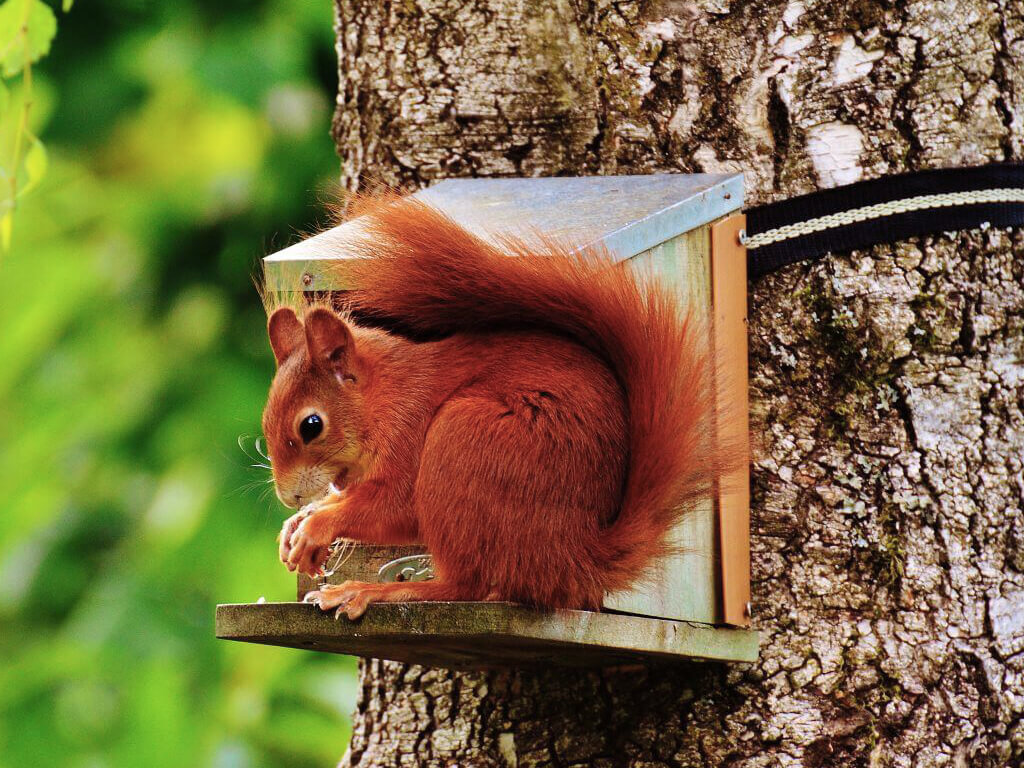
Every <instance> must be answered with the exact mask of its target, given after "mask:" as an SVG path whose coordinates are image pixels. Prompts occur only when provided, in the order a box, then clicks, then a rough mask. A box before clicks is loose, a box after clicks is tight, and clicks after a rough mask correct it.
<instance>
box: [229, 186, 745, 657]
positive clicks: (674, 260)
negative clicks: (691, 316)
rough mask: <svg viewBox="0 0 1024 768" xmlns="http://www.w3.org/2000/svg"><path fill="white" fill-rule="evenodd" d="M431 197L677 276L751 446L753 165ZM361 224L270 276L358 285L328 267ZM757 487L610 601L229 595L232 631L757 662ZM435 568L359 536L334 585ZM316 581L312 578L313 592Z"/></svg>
mask: <svg viewBox="0 0 1024 768" xmlns="http://www.w3.org/2000/svg"><path fill="white" fill-rule="evenodd" d="M416 197H419V198H421V199H423V200H425V201H427V202H429V203H431V204H432V205H434V206H436V207H437V208H440V209H441V210H443V211H444V212H445V213H447V214H448V215H449V216H451V217H452V218H453V219H454V220H455V221H457V222H458V223H459V224H461V225H462V226H464V227H466V228H467V229H469V230H470V231H472V232H474V233H475V234H477V235H479V236H481V237H484V238H486V239H492V238H494V237H495V236H496V235H501V234H514V235H516V236H519V237H522V238H524V239H527V240H529V238H530V237H531V236H535V235H536V234H537V233H543V234H545V235H548V236H552V237H554V238H556V240H558V241H562V242H566V241H568V242H576V243H580V244H590V243H595V242H600V243H601V244H602V245H603V246H604V247H605V248H606V249H607V250H608V251H609V252H610V253H611V254H612V256H613V257H614V258H615V259H616V260H618V261H621V262H622V263H623V264H624V266H625V267H626V268H630V269H636V270H640V271H642V272H644V273H645V274H650V273H652V272H653V273H654V274H655V275H657V277H658V278H659V280H660V281H661V282H663V283H666V284H668V285H670V286H672V287H673V288H674V289H675V291H676V293H677V294H678V296H679V301H680V302H684V303H687V304H689V305H691V306H692V307H693V308H695V309H696V311H698V312H700V313H704V316H705V318H707V320H708V321H709V322H708V323H707V325H708V327H709V328H710V329H711V331H710V332H711V335H712V338H710V339H709V344H713V345H714V348H715V356H716V358H717V360H718V363H719V370H720V372H721V374H722V375H720V377H719V382H718V384H717V396H718V398H719V399H720V406H722V407H721V408H720V409H719V410H721V411H722V412H723V413H726V414H728V415H729V421H727V422H726V421H723V420H719V422H718V423H717V425H716V429H717V433H718V435H719V436H720V437H721V438H724V439H728V440H729V441H730V442H731V443H733V444H735V443H737V442H741V443H742V444H744V445H746V442H747V438H748V432H747V429H748V427H747V412H748V407H747V330H746V304H747V293H746V292H747V280H746V252H745V249H744V248H743V246H742V245H741V244H740V241H739V232H740V230H741V229H742V228H743V226H744V218H743V215H742V214H741V213H740V212H739V211H740V208H741V207H742V204H743V177H742V175H741V174H727V175H713V174H696V175H684V174H656V175H651V176H601V177H588V178H546V179H465V180H449V181H444V182H441V183H439V184H437V185H436V186H433V187H431V188H429V189H426V190H423V191H421V192H418V193H417V194H416ZM349 226H352V224H351V223H349V224H343V225H341V226H340V227H336V228H334V229H331V230H328V231H326V232H323V233H322V234H319V235H316V236H315V237H312V238H309V239H308V240H305V241H303V242H301V243H299V244H297V245H293V246H291V247H289V248H286V249H284V250H282V251H279V252H278V253H275V254H272V255H270V256H268V257H266V259H264V263H265V273H266V281H267V285H268V287H269V288H271V289H273V290H277V291H297V292H315V293H319V292H326V291H333V290H343V289H344V288H345V287H346V286H344V285H342V284H339V283H338V278H337V277H332V276H331V274H332V273H331V271H330V270H327V269H325V266H326V265H327V264H328V263H329V259H330V258H335V259H336V258H339V256H338V253H339V249H338V247H337V245H335V246H334V247H333V248H332V247H325V246H329V245H331V244H332V243H334V244H337V243H339V242H343V240H344V236H345V228H346V227H349ZM328 254H332V255H331V256H328ZM336 273H337V272H336V271H335V274H336ZM748 489H749V477H748V471H747V469H746V467H744V469H743V470H741V471H739V472H737V473H736V475H735V476H733V477H730V478H728V479H727V481H726V482H723V483H722V489H719V490H718V491H716V492H715V493H714V494H712V496H711V497H709V498H707V499H706V500H705V501H703V502H702V503H701V504H700V505H698V507H697V509H696V510H695V511H694V512H693V513H692V514H691V515H689V516H688V517H686V518H685V519H684V520H683V521H682V522H680V523H679V525H678V526H677V528H676V529H675V530H674V531H673V538H674V540H675V543H676V544H678V545H679V549H680V552H681V553H680V554H677V555H673V556H671V557H667V558H665V559H664V560H662V561H661V562H659V563H658V564H657V567H656V569H655V572H654V576H653V578H651V579H650V580H649V582H648V583H644V584H638V585H636V586H635V587H634V588H633V589H630V590H628V591H624V592H617V593H615V594H609V595H608V596H607V597H606V599H605V602H604V610H603V611H601V612H599V613H593V612H587V611H555V612H551V611H536V610H531V609H527V608H524V607H522V606H517V605H511V604H505V603H472V602H470V603H404V604H378V605H371V606H370V608H369V610H368V611H367V613H366V615H365V616H364V617H363V618H362V619H360V620H359V621H357V622H349V621H348V620H346V619H344V618H343V619H341V620H339V621H336V620H335V619H334V618H333V616H332V615H330V614H321V613H320V611H319V610H318V609H317V608H316V607H315V606H313V605H309V604H304V603H301V602H296V603H270V604H268V603H263V604H244V605H220V606H218V607H217V636H218V637H221V638H226V639H232V640H244V641H248V642H257V643H266V644H271V645H284V646H289V647H294V648H309V649H314V650H322V651H330V652H333V653H344V654H352V655H357V656H367V657H378V658H387V659H396V660H399V661H407V662H416V663H423V664H428V665H435V666H444V667H451V668H484V667H492V666H521V665H527V664H537V663H544V664H552V663H555V664H568V665H608V664H623V663H635V662H637V661H641V660H643V659H651V658H662V659H664V658H676V659H679V658H684V659H691V660H714V661H754V660H755V659H756V657H757V633H756V632H755V631H753V630H751V629H749V625H750V541H749V536H750V512H749V504H750V499H749V490H748ZM269 556H270V555H269V554H268V557H269ZM429 577H430V559H429V554H426V553H425V550H423V549H422V548H415V547H412V548H410V547H377V546H370V545H359V546H357V547H356V548H355V550H354V551H353V553H352V554H351V555H349V556H348V558H347V559H346V560H345V561H344V563H343V564H342V565H340V566H338V567H336V568H335V570H334V573H333V574H332V575H331V576H330V577H328V578H327V579H326V582H327V583H340V582H342V581H345V580H347V579H354V580H359V581H377V580H396V579H420V578H429ZM316 585H317V582H315V581H313V580H310V579H308V578H306V577H300V578H299V584H298V596H299V599H300V600H301V598H302V596H303V595H304V594H305V593H306V592H307V591H309V590H311V589H314V588H315V587H316Z"/></svg>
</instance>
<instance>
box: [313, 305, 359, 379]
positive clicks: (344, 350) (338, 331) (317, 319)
mask: <svg viewBox="0 0 1024 768" xmlns="http://www.w3.org/2000/svg"><path fill="white" fill-rule="evenodd" d="M306 348H307V349H308V350H309V356H310V359H312V360H316V361H317V362H319V363H321V364H322V365H327V366H329V367H331V368H335V369H339V370H342V371H344V370H346V369H347V368H348V357H349V353H350V352H351V351H352V332H351V331H349V329H348V326H347V325H345V322H344V321H343V320H342V319H341V318H340V317H338V316H337V315H336V314H334V313H333V312H331V311H330V310H329V309H323V308H320V309H314V310H313V311H312V312H310V313H309V314H308V315H306Z"/></svg>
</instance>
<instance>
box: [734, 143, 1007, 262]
mask: <svg viewBox="0 0 1024 768" xmlns="http://www.w3.org/2000/svg"><path fill="white" fill-rule="evenodd" d="M1002 188H1015V189H1024V164H1020V163H999V164H993V165H982V166H975V167H970V168H938V169H932V170H927V171H916V172H913V173H905V174H901V175H898V176H883V177H882V178H878V179H872V180H870V181H861V182H857V183H856V184H849V185H847V186H844V187H835V188H833V189H824V190H821V191H819V192H812V193H811V194H808V195H801V196H799V197H793V198H789V199H788V200H781V201H779V202H777V203H770V204H768V205H761V206H757V207H756V208H748V209H747V210H746V215H747V236H748V238H749V237H753V236H755V235H758V234H761V233H763V232H767V231H769V230H773V229H777V228H779V227H782V226H786V225H789V224H796V223H798V222H801V221H807V220H809V219H815V218H819V217H822V216H829V215H831V214H835V213H840V212H842V211H849V210H853V209H856V208H862V207H865V206H869V205H877V204H879V203H888V202H894V201H896V200H904V199H907V198H913V197H920V196H923V195H936V194H940V193H944V192H973V191H979V190H986V189H1002ZM984 222H989V223H991V224H992V225H993V226H996V227H1008V226H1020V225H1024V203H1016V202H1012V203H978V204H972V205H957V206H948V207H940V208H929V209H924V210H920V211H910V212H906V213H894V214H891V215H888V216H885V217H883V218H878V219H871V220H867V221H862V222H857V223H854V224H847V225H843V226H839V227H835V228H833V229H827V230H824V231H821V232H815V233H811V234H807V235H800V236H797V237H794V238H791V239H789V240H782V241H780V242H776V243H770V244H767V245H762V246H760V247H758V248H754V249H751V250H750V251H749V252H748V257H747V259H748V261H747V273H748V275H749V276H750V277H752V278H754V277H760V276H761V275H764V274H767V273H769V272H774V271H775V270H777V269H780V268H782V267H784V266H786V265H788V264H793V263H795V262H798V261H804V260H807V259H817V258H820V257H821V256H823V255H825V254H826V253H829V252H832V251H851V250H854V249H858V248H866V247H868V246H872V245H878V244H881V243H888V242H892V241H895V240H902V239H904V238H907V237H913V236H915V235H927V234H933V233H936V232H945V231H951V230H957V229H973V228H975V227H977V226H979V225H980V224H982V223H984Z"/></svg>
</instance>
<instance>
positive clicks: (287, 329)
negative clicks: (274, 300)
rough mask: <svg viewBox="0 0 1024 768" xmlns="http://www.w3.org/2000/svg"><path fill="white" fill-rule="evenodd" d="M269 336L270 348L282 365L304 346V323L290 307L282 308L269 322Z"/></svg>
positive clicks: (278, 362)
mask: <svg viewBox="0 0 1024 768" xmlns="http://www.w3.org/2000/svg"><path fill="white" fill-rule="evenodd" d="M267 335H268V336H270V348H271V349H273V350H274V359H275V360H277V364H278V365H281V363H283V362H284V361H285V360H287V359H288V358H289V357H290V356H291V354H292V353H293V352H294V351H295V350H296V349H298V348H299V345H300V344H302V340H303V338H304V337H303V333H302V323H300V322H299V318H298V317H296V315H295V310H293V309H291V308H290V307H281V308H280V309H279V310H277V311H276V312H274V314H272V315H271V316H270V320H268V321H267Z"/></svg>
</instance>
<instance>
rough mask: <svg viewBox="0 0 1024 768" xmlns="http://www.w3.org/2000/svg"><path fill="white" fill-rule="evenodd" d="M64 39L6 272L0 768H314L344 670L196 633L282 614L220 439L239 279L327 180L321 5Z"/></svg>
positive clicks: (255, 339) (35, 121)
mask: <svg viewBox="0 0 1024 768" xmlns="http://www.w3.org/2000/svg"><path fill="white" fill-rule="evenodd" d="M10 2H11V0H8V3H10ZM15 4H20V2H18V0H15ZM5 5H6V4H5ZM56 5H57V4H56V3H54V6H55V7H56ZM60 28H61V37H60V41H59V44H57V45H55V47H54V51H53V52H52V53H51V55H50V56H48V57H46V58H45V59H43V61H42V62H41V63H40V64H39V65H38V66H33V68H32V77H33V83H32V93H31V100H32V108H31V112H30V121H29V123H28V125H27V129H28V133H27V134H25V135H27V136H39V137H40V138H41V140H42V141H43V142H44V143H45V145H46V149H45V154H43V153H42V151H40V150H36V149H34V148H33V143H32V142H31V141H28V142H26V143H25V144H24V145H23V158H22V160H23V162H22V164H21V170H20V173H19V182H20V183H22V184H26V183H29V182H30V176H31V178H32V179H40V180H39V181H38V184H36V185H35V186H34V188H33V190H32V194H30V195H26V196H24V197H22V198H21V199H19V201H18V210H17V213H16V218H17V221H16V222H15V225H14V226H15V232H14V239H13V244H12V248H11V250H10V251H9V253H8V254H7V255H6V256H5V257H4V258H3V259H0V360H3V365H0V486H2V487H3V488H4V493H3V495H0V519H2V520H3V521H4V525H3V526H0V624H2V626H3V631H2V632H0V654H3V657H4V664H2V665H0V765H11V766H16V765H17V766H22V765H31V766H33V768H37V767H38V768H49V766H53V767H54V768H58V767H59V768H64V767H65V766H105V767H107V768H121V767H122V766H123V767H124V768H128V767H129V766H131V767H132V768H134V766H136V765H139V764H142V763H144V762H146V763H152V764H154V765H161V764H163V765H175V766H180V765H246V766H256V765H259V766H296V765H324V764H331V763H333V762H334V761H336V760H337V758H338V757H340V755H341V753H342V752H343V751H344V746H345V741H346V739H347V734H348V728H349V726H348V723H347V715H346V714H345V713H346V711H347V709H348V708H349V707H350V706H351V702H352V700H353V696H354V694H355V691H356V690H357V687H356V685H355V682H354V679H353V675H354V663H353V662H352V661H351V660H347V659H343V658H340V657H321V656H320V655H319V654H312V653H300V652H295V651H290V650H286V649H277V648H271V647H263V646H246V645H241V644H228V643H223V642H219V641H217V640H216V639H215V638H214V637H213V625H212V616H213V607H214V605H215V604H216V603H217V602H242V601H252V600H256V599H257V598H259V597H260V596H264V597H266V598H267V599H268V600H289V599H294V589H295V581H294V578H293V577H292V576H291V575H290V574H289V573H288V572H287V571H285V570H284V569H283V568H282V567H281V566H280V564H279V563H278V562H277V558H276V545H275V542H274V538H275V536H276V534H277V531H278V529H279V526H280V524H281V521H282V519H283V516H284V515H283V510H282V508H281V507H280V505H279V504H278V503H277V501H276V500H275V499H274V496H273V493H272V486H271V485H269V484H268V483H267V482H266V481H267V480H268V479H269V474H268V473H267V471H266V470H264V469H261V468H253V467H251V466H250V465H251V464H253V463H255V462H254V461H253V459H251V458H249V457H247V456H246V455H245V453H243V451H242V450H241V449H240V448H239V446H238V439H239V437H240V436H245V439H244V440H243V441H242V443H243V445H246V446H247V450H248V451H249V452H250V453H251V452H253V448H252V442H253V440H254V439H255V437H256V436H257V435H258V433H259V415H260V411H261V409H262V405H263V400H264V398H265V397H266V389H267V384H268V382H269V380H270V376H271V375H272V373H273V361H272V359H271V357H270V354H269V350H268V347H267V341H266V338H265V331H264V322H265V318H264V317H263V314H262V309H261V307H260V305H259V300H258V298H257V297H256V295H255V292H254V291H253V289H252V285H251V282H250V275H251V274H252V273H253V270H254V268H255V267H256V265H257V259H258V258H259V257H260V256H261V255H262V254H263V253H265V252H266V250H268V249H269V248H271V247H273V246H275V245H278V246H279V245H283V244H284V243H285V242H287V241H288V239H289V238H290V237H291V233H292V232H294V231H301V230H308V229H311V228H313V227H315V221H316V219H317V218H318V215H319V202H318V201H319V199H320V197H321V192H322V190H323V189H324V188H326V187H327V186H328V185H330V184H331V183H332V180H333V178H334V177H335V175H336V173H337V158H336V156H335V154H334V149H333V146H332V143H331V140H330V138H329V127H330V126H329V123H330V112H329V105H330V102H331V98H332V95H333V94H332V91H333V88H334V83H333V77H334V75H333V64H332V61H333V49H332V43H333V36H332V29H331V12H330V7H329V4H328V5H322V4H318V3H310V4H305V3H303V4H295V3H292V2H288V0H263V1H262V2H252V3H246V4H237V3H227V4H220V3H218V4H212V3H202V2H199V1H198V0H181V2H176V3H168V4H153V3H136V2H130V3H126V2H124V0H95V1H94V2H93V3H90V4H89V8H88V9H87V12H82V11H81V9H80V10H79V12H76V13H72V14H69V15H68V16H66V17H65V16H62V17H61V19H60ZM58 54H59V55H58ZM27 96H28V94H27V92H26V89H25V88H24V84H23V82H22V81H21V80H16V81H14V82H13V84H11V89H10V93H9V103H8V106H7V111H4V112H3V113H2V114H3V116H4V119H3V120H0V152H8V153H9V147H10V146H12V141H11V139H12V138H13V136H14V129H15V128H16V127H17V126H18V124H19V123H20V120H9V119H7V118H8V117H9V116H11V115H19V114H20V112H19V110H21V109H22V108H23V105H24V103H25V99H26V98H27ZM4 157H6V155H4ZM2 162H3V163H6V160H5V161H2ZM29 163H31V165H32V168H31V170H30V169H29V167H28V164H29ZM44 163H45V165H44ZM4 167H5V168H6V167H8V166H7V165H6V164H5V165H4ZM44 167H45V174H44V175H42V176H41V177H40V173H39V172H40V171H41V170H43V169H44ZM2 194H4V195H6V190H4V191H3V192H2ZM3 205H4V202H0V222H2V217H3V213H4V212H5V209H4V208H3V207H2V206H3ZM2 226H3V224H2V223H0V227H2ZM0 234H2V232H0ZM310 727H314V728H316V729H318V735H317V736H315V737H312V738H309V737H307V734H305V733H304V731H305V729H307V728H310Z"/></svg>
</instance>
